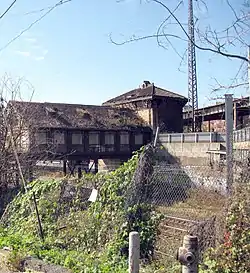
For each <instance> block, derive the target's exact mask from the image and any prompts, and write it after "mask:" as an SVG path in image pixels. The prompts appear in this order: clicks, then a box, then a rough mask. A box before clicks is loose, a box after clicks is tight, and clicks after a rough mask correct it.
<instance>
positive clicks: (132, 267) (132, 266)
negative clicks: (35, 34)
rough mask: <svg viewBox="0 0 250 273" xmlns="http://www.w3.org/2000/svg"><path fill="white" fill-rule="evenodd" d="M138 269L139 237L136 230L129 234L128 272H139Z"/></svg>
mask: <svg viewBox="0 0 250 273" xmlns="http://www.w3.org/2000/svg"><path fill="white" fill-rule="evenodd" d="M139 270H140V237H139V233H138V232H135V231H133V232H130V234H129V273H139Z"/></svg>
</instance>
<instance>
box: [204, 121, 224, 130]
mask: <svg viewBox="0 0 250 273" xmlns="http://www.w3.org/2000/svg"><path fill="white" fill-rule="evenodd" d="M209 122H210V130H209ZM201 129H202V132H209V131H210V132H213V131H214V132H225V130H226V122H225V120H211V121H203V122H202V125H201Z"/></svg>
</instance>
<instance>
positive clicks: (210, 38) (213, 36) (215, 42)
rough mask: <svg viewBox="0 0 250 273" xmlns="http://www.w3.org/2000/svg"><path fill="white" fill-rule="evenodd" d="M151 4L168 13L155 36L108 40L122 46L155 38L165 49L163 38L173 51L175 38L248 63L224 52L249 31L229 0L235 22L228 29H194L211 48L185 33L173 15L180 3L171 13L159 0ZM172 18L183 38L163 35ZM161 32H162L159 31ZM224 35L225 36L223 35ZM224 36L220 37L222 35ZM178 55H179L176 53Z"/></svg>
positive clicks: (201, 48)
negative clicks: (171, 40)
mask: <svg viewBox="0 0 250 273" xmlns="http://www.w3.org/2000/svg"><path fill="white" fill-rule="evenodd" d="M151 2H154V3H156V4H158V5H160V6H161V7H163V8H164V9H165V10H166V11H167V12H168V14H169V15H168V17H167V18H166V19H165V20H163V22H162V23H161V24H160V26H159V27H158V29H157V32H156V34H153V35H146V36H141V37H132V38H130V39H129V40H126V41H123V42H120V43H118V42H115V41H114V40H113V39H112V38H110V40H111V42H112V43H114V44H116V45H124V44H127V43H131V42H136V41H142V40H147V39H151V38H156V39H157V43H158V45H159V46H161V47H163V48H166V47H165V46H164V45H163V44H162V43H161V42H160V40H159V38H161V37H163V38H165V39H166V41H167V43H168V44H169V45H170V46H171V47H172V48H173V49H174V46H173V44H172V43H171V42H170V39H169V38H176V39H179V40H182V41H185V42H186V41H190V42H191V43H193V45H194V46H195V47H196V48H197V49H199V50H201V51H208V52H212V53H215V54H218V55H221V56H224V57H227V58H232V59H238V60H242V61H245V62H249V60H248V58H247V57H245V56H242V55H240V54H233V53H229V52H227V50H226V46H227V45H233V44H234V41H240V42H241V43H244V40H243V39H242V38H241V36H242V35H243V34H244V35H246V34H247V33H248V32H249V31H250V27H249V28H245V29H244V28H243V27H242V26H241V24H244V25H248V24H246V22H244V20H242V18H247V15H246V14H244V15H243V16H242V17H239V16H237V14H236V12H235V10H234V9H233V7H232V5H231V4H230V2H229V0H227V4H228V6H229V7H230V9H231V10H232V12H233V13H234V16H235V18H236V19H235V22H234V23H233V25H232V26H230V27H228V28H227V29H226V30H223V31H215V30H212V29H211V28H210V27H209V28H207V29H206V31H205V33H203V32H202V31H200V30H199V29H196V32H197V33H198V35H199V37H200V40H201V41H203V42H204V43H207V44H209V45H210V46H211V47H206V46H202V45H200V44H198V43H197V42H194V41H193V40H192V39H191V38H190V37H189V34H188V32H187V31H186V29H185V28H184V25H183V24H182V23H181V21H180V20H179V19H178V17H177V16H176V15H175V11H176V10H177V9H178V8H179V6H180V4H181V3H182V1H180V2H179V4H178V5H177V7H176V8H175V9H174V10H173V11H171V10H170V8H169V7H168V6H167V5H166V4H164V3H163V1H160V0H151ZM202 3H203V4H204V5H205V7H206V8H207V6H206V4H205V2H204V1H202ZM170 18H173V19H174V20H175V22H176V24H177V25H178V26H179V27H180V29H181V31H182V32H183V34H184V36H185V38H183V37H180V36H178V35H176V34H171V33H165V32H164V28H163V26H164V25H165V24H166V22H167V21H168V20H169V19H170ZM231 29H234V32H235V33H236V35H232V36H231V37H230V35H229V31H230V30H231ZM161 30H162V31H161ZM225 33H226V35H225ZM221 34H222V35H223V36H224V37H223V36H222V35H221ZM178 55H180V54H179V53H178Z"/></svg>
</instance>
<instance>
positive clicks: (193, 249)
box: [177, 235, 199, 273]
mask: <svg viewBox="0 0 250 273" xmlns="http://www.w3.org/2000/svg"><path fill="white" fill-rule="evenodd" d="M198 254H199V253H198V238H197V237H196V236H190V235H186V236H185V237H184V239H183V246H182V247H180V248H179V251H178V254H177V260H178V261H179V262H180V263H181V265H182V271H181V272H182V273H198V265H199V264H198V257H199V255H198Z"/></svg>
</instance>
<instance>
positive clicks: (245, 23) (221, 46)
mask: <svg viewBox="0 0 250 273" xmlns="http://www.w3.org/2000/svg"><path fill="white" fill-rule="evenodd" d="M145 2H147V3H148V4H150V3H151V4H154V5H155V6H159V7H161V8H162V9H163V10H164V11H166V17H165V19H164V20H163V21H162V23H161V24H160V25H159V26H158V27H156V31H155V32H154V33H151V34H149V35H145V36H139V37H137V36H135V35H133V36H132V37H130V38H128V39H126V40H123V41H117V40H115V39H114V38H113V37H112V36H110V39H111V41H112V43H114V44H116V45H124V44H127V43H131V42H136V41H143V40H148V39H156V41H157V44H158V45H159V46H161V47H163V48H165V49H168V48H172V49H173V50H174V51H175V52H176V53H177V54H178V56H179V57H180V58H181V62H183V61H184V60H185V56H186V51H184V52H178V51H177V47H176V43H181V42H184V43H187V42H188V41H191V39H190V37H189V34H188V25H187V23H185V22H183V18H181V16H180V15H178V11H179V10H180V9H181V8H183V6H184V4H185V3H186V4H187V3H188V1H184V0H178V1H176V6H175V8H173V9H171V8H170V1H164V0H145ZM209 2H210V1H206V0H196V1H194V3H195V5H196V10H199V9H203V10H206V11H207V12H208V11H209V7H208V4H209ZM222 2H223V3H224V8H225V11H226V10H227V11H228V12H230V13H231V17H232V21H231V22H230V23H229V24H228V25H227V26H226V27H223V28H220V27H219V28H218V26H216V27H213V26H212V24H204V22H203V21H202V18H199V17H198V16H197V15H196V16H195V18H194V20H195V34H196V40H195V42H194V41H191V42H192V43H193V44H194V45H195V47H196V49H197V50H200V51H204V52H210V53H212V54H216V55H219V56H223V57H225V58H229V59H234V60H239V61H240V65H239V71H238V72H237V74H236V75H235V78H234V79H232V82H231V84H229V85H223V84H221V83H220V82H219V81H218V80H216V81H215V85H216V86H215V87H214V88H213V90H214V91H218V90H220V89H224V88H237V87H242V86H246V85H247V84H248V78H247V73H246V72H247V66H248V64H249V59H248V56H247V48H248V46H249V44H250V41H249V34H250V2H249V1H247V0H241V1H234V5H233V4H232V3H231V0H222ZM232 2H233V1H232ZM172 3H173V2H172ZM222 16H223V14H222ZM173 24H174V25H176V26H177V27H178V31H177V32H176V31H174V32H171V31H170V30H171V25H173ZM185 48H186V47H185ZM240 51H241V52H240Z"/></svg>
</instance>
